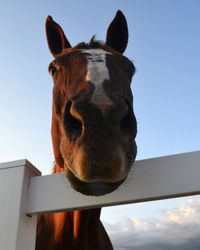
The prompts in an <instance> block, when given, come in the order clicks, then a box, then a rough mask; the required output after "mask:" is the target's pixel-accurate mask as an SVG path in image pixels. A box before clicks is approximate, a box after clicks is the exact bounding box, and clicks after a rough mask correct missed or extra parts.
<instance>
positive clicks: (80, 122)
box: [46, 11, 137, 196]
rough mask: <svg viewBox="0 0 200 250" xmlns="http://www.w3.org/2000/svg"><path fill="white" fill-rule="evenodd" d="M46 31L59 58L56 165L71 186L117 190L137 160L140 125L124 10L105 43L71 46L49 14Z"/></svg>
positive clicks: (54, 65)
mask: <svg viewBox="0 0 200 250" xmlns="http://www.w3.org/2000/svg"><path fill="white" fill-rule="evenodd" d="M46 36H47V42H48V46H49V49H50V51H51V53H52V55H53V57H54V60H53V61H52V62H51V63H50V65H49V73H50V75H51V76H52V78H53V82H54V87H53V111H52V130H51V131H52V142H53V150H54V155H55V161H56V164H58V166H59V167H60V168H61V169H62V171H63V172H64V173H65V175H66V176H67V178H68V179H69V182H70V183H71V185H72V187H73V188H74V189H75V190H77V191H79V192H81V193H83V194H86V195H95V196H98V195H104V194H107V193H110V192H112V191H114V190H115V189H116V188H118V187H119V186H120V184H121V183H123V181H124V180H125V179H126V177H127V176H128V173H129V171H130V169H131V168H132V166H133V163H134V161H135V157H136V152H137V146H136V142H135V137H136V133H137V124H136V119H135V115H134V112H133V107H132V106H133V97H132V92H131V87H130V84H131V80H132V76H133V75H134V72H135V67H134V65H133V63H132V62H131V61H130V60H129V59H128V58H127V57H125V56H123V52H124V51H125V49H126V46H127V42H128V27H127V23H126V19H125V17H124V15H123V14H122V12H121V11H118V12H117V14H116V16H115V18H114V19H113V21H112V22H111V24H110V25H109V27H108V29H107V36H106V42H105V43H101V42H99V41H96V40H95V39H94V37H93V38H92V39H91V41H90V42H89V43H84V42H82V43H79V44H78V45H76V46H74V47H72V46H71V45H70V43H69V41H68V39H67V38H66V36H65V34H64V32H63V30H62V28H61V27H60V26H59V25H58V24H57V23H56V22H54V21H53V19H52V18H51V17H50V16H48V17H47V20H46Z"/></svg>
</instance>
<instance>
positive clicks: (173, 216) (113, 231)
mask: <svg viewBox="0 0 200 250" xmlns="http://www.w3.org/2000/svg"><path fill="white" fill-rule="evenodd" d="M104 226H105V228H106V230H107V232H108V234H109V236H110V238H111V241H112V243H113V246H114V249H115V250H129V249H131V250H146V249H148V250H172V249H173V250H197V249H198V250H199V249H200V202H199V201H198V202H193V200H192V199H191V198H190V199H188V200H187V203H186V204H184V205H181V206H180V207H176V208H173V209H171V210H165V211H162V216H161V218H159V219H158V218H154V217H153V218H147V219H144V220H142V219H139V218H129V217H123V218H121V219H120V221H118V222H117V223H115V224H111V223H106V222H104Z"/></svg>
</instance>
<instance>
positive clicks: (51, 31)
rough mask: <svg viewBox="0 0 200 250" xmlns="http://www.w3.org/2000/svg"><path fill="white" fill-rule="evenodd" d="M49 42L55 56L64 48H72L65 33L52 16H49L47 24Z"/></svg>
mask: <svg viewBox="0 0 200 250" xmlns="http://www.w3.org/2000/svg"><path fill="white" fill-rule="evenodd" d="M45 30H46V37H47V43H48V46H49V50H50V51H51V54H52V55H53V56H54V57H57V56H58V55H59V54H60V53H61V52H62V51H63V49H64V48H71V45H70V43H69V42H68V40H67V38H66V37H65V34H64V32H63V30H62V28H61V27H60V25H58V24H57V23H56V22H54V20H53V19H52V17H51V16H48V17H47V19H46V24H45Z"/></svg>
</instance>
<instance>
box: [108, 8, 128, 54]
mask: <svg viewBox="0 0 200 250" xmlns="http://www.w3.org/2000/svg"><path fill="white" fill-rule="evenodd" d="M127 43H128V25H127V22H126V18H125V16H124V14H123V13H122V12H121V11H120V10H118V11H117V13H116V15H115V17H114V19H113V21H112V22H111V24H110V25H109V27H108V29H107V35H106V45H108V46H109V47H111V48H113V49H115V50H116V51H118V52H120V53H121V54H123V52H124V51H125V49H126V46H127Z"/></svg>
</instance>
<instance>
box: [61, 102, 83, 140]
mask: <svg viewBox="0 0 200 250" xmlns="http://www.w3.org/2000/svg"><path fill="white" fill-rule="evenodd" d="M63 123H64V128H65V132H66V134H67V136H68V137H69V138H70V139H72V140H74V139H77V138H79V137H80V136H81V134H82V131H83V120H82V117H81V115H80V114H79V113H78V112H77V111H76V110H75V109H74V107H73V102H72V101H68V102H67V104H66V106H65V112H64V117H63Z"/></svg>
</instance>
